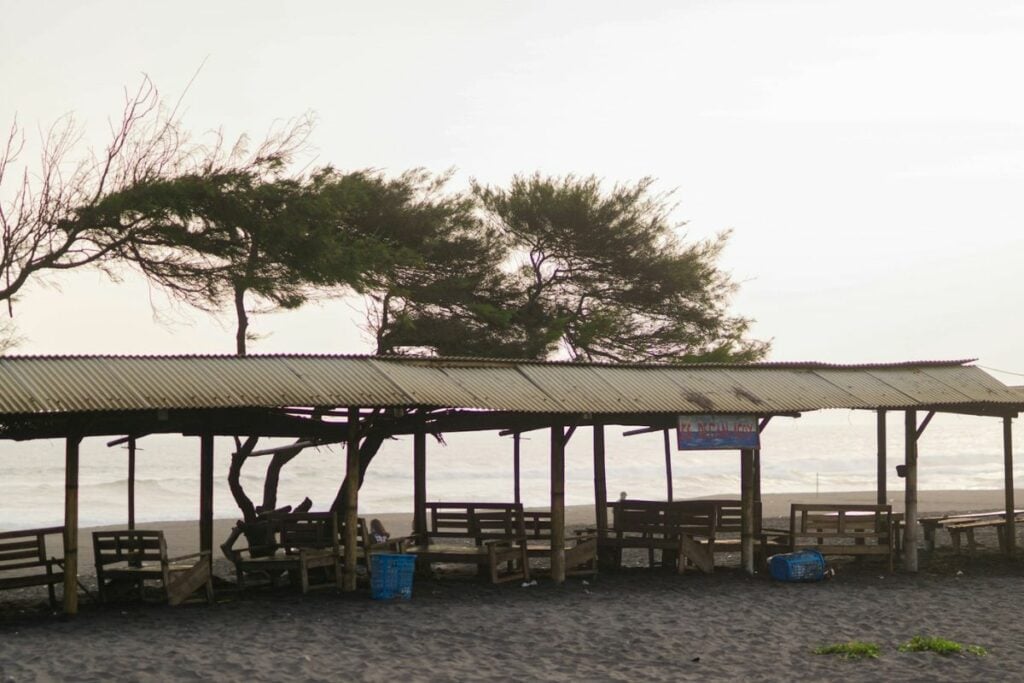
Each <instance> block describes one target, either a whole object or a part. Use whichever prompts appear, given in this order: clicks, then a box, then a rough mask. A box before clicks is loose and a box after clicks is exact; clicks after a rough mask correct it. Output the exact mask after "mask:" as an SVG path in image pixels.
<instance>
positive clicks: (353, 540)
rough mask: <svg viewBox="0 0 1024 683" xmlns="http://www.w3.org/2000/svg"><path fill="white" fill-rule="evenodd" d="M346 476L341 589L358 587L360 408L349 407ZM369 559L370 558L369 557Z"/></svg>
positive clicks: (348, 589)
mask: <svg viewBox="0 0 1024 683" xmlns="http://www.w3.org/2000/svg"><path fill="white" fill-rule="evenodd" d="M345 450H346V455H347V456H348V457H347V458H346V464H345V478H346V479H348V488H346V489H345V574H344V576H343V578H342V585H341V589H342V590H343V591H349V592H350V591H354V590H355V589H356V549H357V548H356V544H357V543H358V540H359V538H358V534H357V532H358V528H357V527H358V524H359V483H360V482H359V408H349V409H348V445H347V447H346V449H345ZM367 559H369V558H367Z"/></svg>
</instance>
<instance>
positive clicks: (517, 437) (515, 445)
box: [512, 432, 523, 505]
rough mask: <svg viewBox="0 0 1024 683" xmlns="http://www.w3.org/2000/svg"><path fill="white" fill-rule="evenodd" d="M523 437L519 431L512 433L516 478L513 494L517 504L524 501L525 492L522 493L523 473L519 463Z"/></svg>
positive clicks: (513, 469)
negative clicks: (520, 442) (520, 443)
mask: <svg viewBox="0 0 1024 683" xmlns="http://www.w3.org/2000/svg"><path fill="white" fill-rule="evenodd" d="M521 437H522V435H521V434H520V433H519V432H516V433H515V434H513V435H512V476H513V479H514V482H513V488H514V490H513V492H512V496H513V499H514V502H515V504H516V505H519V504H520V503H522V502H523V493H522V490H521V489H520V483H521V482H520V478H521V476H522V475H521V470H520V469H519V465H520V461H519V456H520V450H519V441H520V439H521Z"/></svg>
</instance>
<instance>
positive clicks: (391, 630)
mask: <svg viewBox="0 0 1024 683" xmlns="http://www.w3.org/2000/svg"><path fill="white" fill-rule="evenodd" d="M873 499H874V493H856V494H854V493H850V494H827V495H826V494H822V495H821V496H819V497H818V498H817V500H822V501H824V500H828V501H831V502H869V501H872V500H873ZM893 499H894V507H895V508H896V509H897V510H900V509H902V506H901V503H900V500H899V498H898V497H897V496H893ZM791 500H800V501H803V502H810V501H812V500H815V498H814V495H813V494H798V495H797V494H794V495H787V496H766V497H765V503H764V505H765V517H766V518H780V517H782V516H783V515H784V514H785V510H786V509H787V506H788V504H789V502H790V501H791ZM1001 503H1002V492H1000V491H942V492H924V493H922V494H921V508H922V512H952V511H957V512H966V511H976V510H983V509H996V508H998V507H999V506H1000V505H1001ZM368 514H369V513H368ZM592 515H593V510H592V508H590V507H587V506H583V507H574V508H571V509H570V510H569V511H568V515H567V517H568V521H569V523H570V524H572V525H580V526H583V525H586V524H588V523H589V522H590V521H591V520H592ZM379 517H380V518H381V519H382V520H383V521H384V522H385V524H386V525H387V526H388V528H389V529H391V530H392V532H393V533H401V532H403V531H404V530H405V529H406V527H407V526H408V524H409V515H380V516H379ZM231 524H232V521H231V520H219V521H218V522H217V529H216V536H215V538H217V539H223V538H224V537H226V535H227V532H228V529H229V527H230V526H231ZM147 526H156V527H159V528H163V529H164V530H165V532H166V533H167V535H168V538H169V541H170V545H171V549H172V552H178V551H181V552H188V551H192V550H194V549H195V547H196V543H197V542H196V536H197V534H196V530H197V524H196V523H171V522H169V523H165V524H160V525H147ZM82 538H83V540H86V539H88V538H89V535H88V531H83V534H82ZM982 541H983V542H985V543H986V548H985V550H984V552H982V553H980V554H979V555H977V556H975V557H974V558H968V557H966V556H954V555H953V554H952V550H951V548H950V547H949V539H948V537H940V538H939V542H940V546H939V547H938V549H937V550H936V552H935V553H934V554H927V553H926V554H924V555H923V556H922V557H923V560H922V564H921V571H920V572H919V573H918V574H916V575H911V574H907V573H903V572H900V571H899V570H897V572H896V573H895V574H892V575H889V574H886V573H885V572H884V571H883V570H882V568H881V566H880V565H878V564H872V563H854V562H844V561H838V562H836V563H834V566H835V568H836V575H835V577H833V578H832V579H830V580H827V581H824V582H822V583H815V584H782V583H778V582H774V581H772V580H771V579H769V578H767V577H765V576H756V577H753V578H750V577H747V576H745V575H744V574H742V573H741V572H740V571H739V570H738V569H737V568H736V566H735V565H736V562H730V561H729V559H730V558H726V563H725V564H726V566H725V567H722V568H720V569H716V572H715V573H714V574H713V575H710V576H707V575H700V574H697V573H688V574H686V575H684V576H677V575H675V574H671V573H664V572H660V571H651V570H648V569H646V568H639V567H637V568H629V569H627V570H625V571H622V572H618V573H602V574H600V575H599V576H597V577H596V578H593V579H590V580H587V581H583V580H580V579H570V580H569V581H567V582H566V583H565V584H564V585H562V586H556V585H554V584H552V583H550V582H547V581H545V580H543V579H542V580H541V581H540V582H539V583H538V584H537V585H532V586H523V585H520V584H519V583H511V584H504V585H501V586H492V585H490V584H489V583H487V582H485V581H483V580H480V579H477V578H475V577H470V576H451V575H447V576H442V577H435V578H432V579H423V578H421V577H417V579H416V583H415V586H414V596H413V599H412V600H411V601H408V602H377V601H373V600H371V599H370V597H369V590H368V589H367V588H365V587H364V588H361V589H360V590H359V591H358V592H357V593H355V594H339V593H337V592H335V591H333V590H331V589H328V590H320V591H314V592H311V593H309V594H308V595H305V596H303V595H300V594H298V593H296V592H294V591H292V590H289V589H287V588H282V589H279V590H276V591H270V590H266V589H264V590H254V591H250V592H247V593H245V594H239V593H237V592H235V591H232V590H230V588H229V587H227V586H226V584H225V587H222V588H221V590H219V591H218V600H217V603H216V604H215V605H212V606H208V605H206V604H205V603H203V602H196V603H192V604H188V605H185V606H183V607H178V608H169V607H166V606H162V605H159V604H140V603H138V602H121V603H116V604H108V605H99V604H97V603H96V602H95V600H94V599H92V598H90V597H89V596H83V597H82V598H81V612H80V614H79V615H78V616H77V617H75V618H73V619H63V618H61V617H60V616H59V615H54V614H52V613H51V612H50V610H49V609H48V607H47V605H46V600H45V590H43V589H25V590H18V591H5V592H3V593H0V681H4V682H5V683H6V682H7V681H31V680H81V681H91V680H97V681H98V680H111V679H114V680H139V681H162V680H182V679H214V678H215V679H218V680H268V681H270V680H285V679H288V680H339V679H354V680H371V681H376V680H380V681H385V680H394V679H396V678H402V679H405V680H432V681H445V680H768V681H771V680H792V679H794V678H798V679H800V680H840V679H841V680H863V681H868V680H871V681H877V680H949V681H973V680H1016V679H1018V678H1019V672H1020V671H1021V670H1022V669H1024V638H1021V637H1020V630H1019V627H1018V626H1017V622H1018V620H1019V615H1020V614H1021V612H1022V609H1024V597H1021V591H1020V590H1019V589H1020V585H1021V580H1022V578H1024V563H1022V562H1021V561H1020V560H1019V559H1018V560H1014V561H1008V560H1005V559H1003V558H1002V557H1001V556H1000V555H999V554H998V553H997V552H996V551H995V543H994V534H993V535H992V536H991V537H985V536H982ZM218 542H219V540H218ZM87 545H88V544H87V543H83V548H82V550H83V552H82V560H81V563H82V564H81V566H82V571H81V572H80V573H81V574H82V582H83V584H84V585H85V586H86V587H87V588H89V589H90V590H94V587H95V579H94V577H93V576H92V574H93V572H92V568H91V562H92V560H91V553H90V552H89V550H88V548H87ZM636 564H642V563H641V562H637V563H636ZM215 571H216V573H217V575H218V576H220V577H223V578H225V579H230V578H231V572H230V565H228V564H227V562H225V561H224V560H223V559H220V560H219V561H218V562H217V563H216V569H215ZM915 635H930V636H940V637H943V638H949V639H952V640H955V641H959V642H961V643H964V644H971V645H981V646H983V647H984V648H985V649H986V650H987V652H988V654H987V656H984V657H979V656H975V655H967V656H948V657H947V656H941V655H937V654H933V653H909V652H898V651H897V648H898V646H899V645H900V644H901V643H902V642H904V641H906V640H908V639H910V638H911V637H912V636H915ZM848 640H862V641H871V642H874V643H877V644H878V645H880V646H881V648H882V654H881V657H880V658H879V659H872V660H857V661H853V660H849V661H848V660H843V659H840V658H837V657H834V656H824V655H816V654H813V650H814V649H815V648H816V647H819V646H822V645H827V644H832V643H838V642H843V641H848Z"/></svg>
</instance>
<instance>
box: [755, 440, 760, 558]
mask: <svg viewBox="0 0 1024 683" xmlns="http://www.w3.org/2000/svg"><path fill="white" fill-rule="evenodd" d="M759 538H761V449H760V448H757V449H754V539H755V540H756V539H759ZM755 545H756V544H755Z"/></svg>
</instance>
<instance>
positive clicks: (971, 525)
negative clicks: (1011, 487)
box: [926, 510, 1024, 555]
mask: <svg viewBox="0 0 1024 683" xmlns="http://www.w3.org/2000/svg"><path fill="white" fill-rule="evenodd" d="M1014 521H1015V522H1018V523H1024V510H1015V511H1014ZM935 527H939V528H943V529H945V530H946V531H948V532H949V540H950V542H952V544H953V552H954V553H957V554H959V553H960V549H961V548H962V547H963V543H962V539H961V537H962V536H966V537H967V554H968V555H974V551H975V550H977V549H978V546H979V545H981V544H980V543H978V542H977V541H976V540H975V538H974V532H975V530H976V529H986V528H988V529H991V528H994V529H995V530H996V538H997V539H998V541H999V549H1000V550H1002V551H1003V552H1005V551H1006V512H1005V511H997V512H976V513H971V514H962V515H949V516H947V517H943V518H941V519H939V520H938V521H937V523H936V524H935ZM926 533H927V532H926ZM926 538H927V536H926ZM931 547H932V548H933V549H934V547H935V531H934V528H933V530H932V538H931Z"/></svg>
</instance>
